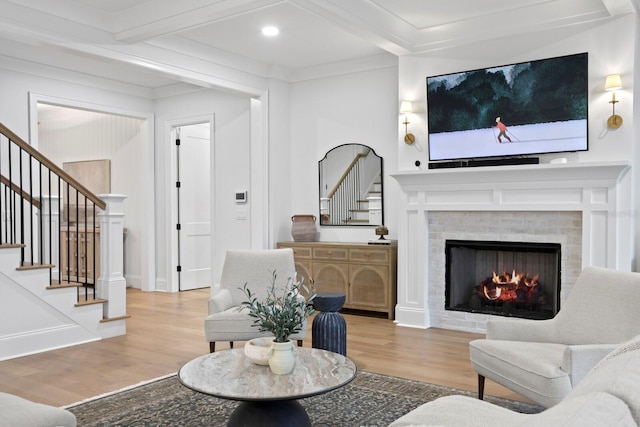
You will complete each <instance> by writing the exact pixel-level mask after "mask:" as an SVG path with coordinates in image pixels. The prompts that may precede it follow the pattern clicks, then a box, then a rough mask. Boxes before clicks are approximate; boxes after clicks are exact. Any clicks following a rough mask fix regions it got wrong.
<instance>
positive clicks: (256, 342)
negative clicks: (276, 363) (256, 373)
mask: <svg viewBox="0 0 640 427" xmlns="http://www.w3.org/2000/svg"><path fill="white" fill-rule="evenodd" d="M272 342H273V337H266V338H254V339H252V340H249V341H247V342H246V343H245V345H244V355H245V356H247V358H248V359H249V360H251V361H252V362H253V363H255V364H256V365H268V364H269V348H270V347H271V343H272Z"/></svg>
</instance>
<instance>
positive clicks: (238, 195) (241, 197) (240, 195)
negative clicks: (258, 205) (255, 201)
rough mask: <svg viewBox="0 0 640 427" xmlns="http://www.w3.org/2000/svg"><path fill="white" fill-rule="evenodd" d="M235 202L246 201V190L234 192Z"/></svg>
mask: <svg viewBox="0 0 640 427" xmlns="http://www.w3.org/2000/svg"><path fill="white" fill-rule="evenodd" d="M236 203H247V192H246V191H237V192H236Z"/></svg>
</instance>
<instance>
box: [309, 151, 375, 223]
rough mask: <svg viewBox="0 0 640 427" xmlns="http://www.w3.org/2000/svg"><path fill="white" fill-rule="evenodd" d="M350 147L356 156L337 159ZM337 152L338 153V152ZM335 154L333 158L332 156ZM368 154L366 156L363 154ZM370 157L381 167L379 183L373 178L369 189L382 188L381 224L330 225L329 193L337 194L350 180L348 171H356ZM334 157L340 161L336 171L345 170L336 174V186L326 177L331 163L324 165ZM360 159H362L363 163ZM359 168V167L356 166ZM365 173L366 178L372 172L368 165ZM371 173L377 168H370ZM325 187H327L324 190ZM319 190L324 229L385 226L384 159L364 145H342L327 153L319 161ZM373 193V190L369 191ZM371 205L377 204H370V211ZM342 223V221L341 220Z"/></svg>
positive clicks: (320, 217)
mask: <svg viewBox="0 0 640 427" xmlns="http://www.w3.org/2000/svg"><path fill="white" fill-rule="evenodd" d="M349 147H353V148H354V151H353V153H354V155H353V156H350V155H349V156H347V158H344V159H341V160H340V157H337V156H338V154H342V153H341V151H344V149H345V148H349ZM358 147H360V148H361V149H360V151H358V152H356V149H357V148H358ZM336 150H337V151H336ZM332 153H333V156H332V155H331V154H332ZM364 153H366V154H365V155H364V156H363V155H362V154H364ZM370 155H372V156H373V157H371V159H374V160H375V159H377V160H378V161H379V164H380V167H379V177H380V181H379V183H378V181H373V178H375V176H372V180H371V181H370V183H369V185H368V188H369V189H371V187H373V186H377V185H379V187H380V200H379V207H380V209H379V216H380V219H379V222H378V221H376V222H375V223H370V222H367V223H357V222H352V223H350V222H345V223H344V224H342V223H337V224H333V223H328V222H327V218H328V216H330V213H329V210H330V207H329V198H327V197H326V196H328V195H329V193H335V192H337V191H339V190H338V188H339V183H340V182H341V181H345V179H348V178H347V177H348V175H349V174H348V170H351V169H354V165H355V164H360V165H362V164H363V163H364V162H366V158H368V157H369V156H370ZM332 157H334V158H335V159H336V161H338V160H340V162H339V164H338V165H337V166H335V167H334V169H335V170H343V169H344V172H342V173H340V172H338V173H336V174H335V177H336V178H337V179H336V183H335V184H331V185H329V184H328V183H327V182H326V180H328V179H329V178H328V177H326V176H325V175H326V171H327V169H328V168H327V164H329V163H324V162H330V161H331V160H332ZM359 159H362V160H361V161H360V160H359ZM368 163H372V161H371V160H370V161H369V162H368ZM356 168H357V166H356ZM364 169H365V172H361V173H360V175H362V173H364V177H365V178H366V177H367V175H370V174H371V172H367V168H366V164H365V167H364ZM369 169H370V170H371V171H374V169H377V168H375V167H370V168H369ZM338 177H339V178H338ZM323 186H324V187H325V188H324V189H323ZM318 189H319V193H318V194H319V202H320V209H319V212H320V215H319V216H318V218H319V221H318V224H319V225H321V226H323V227H377V226H379V225H382V224H384V175H383V158H382V157H381V156H378V154H377V153H376V152H375V150H374V149H373V148H371V147H369V146H367V145H364V144H356V143H350V144H342V145H338V146H336V147H334V148H332V149H331V150H329V151H327V153H326V154H325V155H324V157H323V158H322V159H320V160H319V161H318ZM368 191H371V190H368ZM358 192H359V193H360V194H363V193H362V190H361V189H360V190H359V191H358ZM359 199H362V197H360V198H359ZM356 203H357V202H356ZM371 203H375V202H369V209H370V207H371ZM374 211H377V209H374ZM369 215H371V211H370V212H369ZM351 220H353V218H346V219H345V220H344V221H351ZM340 221H342V220H340Z"/></svg>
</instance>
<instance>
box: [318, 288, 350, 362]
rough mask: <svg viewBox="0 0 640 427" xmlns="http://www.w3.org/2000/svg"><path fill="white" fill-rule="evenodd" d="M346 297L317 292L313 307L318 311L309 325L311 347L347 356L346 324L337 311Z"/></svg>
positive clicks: (338, 294)
mask: <svg viewBox="0 0 640 427" xmlns="http://www.w3.org/2000/svg"><path fill="white" fill-rule="evenodd" d="M345 300H346V295H345V294H343V293H339V292H318V293H317V294H316V297H315V298H314V300H313V307H314V308H315V309H316V310H317V311H319V312H320V313H318V314H317V315H316V317H315V318H314V319H313V323H312V325H311V346H312V347H313V348H320V349H323V350H328V351H333V352H334V353H340V354H342V355H343V356H346V355H347V322H345V320H344V317H342V314H340V313H338V310H340V309H341V308H342V305H343V304H344V302H345Z"/></svg>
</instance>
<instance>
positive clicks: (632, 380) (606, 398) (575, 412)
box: [391, 335, 640, 427]
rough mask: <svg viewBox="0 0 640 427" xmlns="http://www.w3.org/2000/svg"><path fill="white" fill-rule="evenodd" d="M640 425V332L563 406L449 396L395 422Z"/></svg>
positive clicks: (479, 426) (564, 426) (570, 426)
mask: <svg viewBox="0 0 640 427" xmlns="http://www.w3.org/2000/svg"><path fill="white" fill-rule="evenodd" d="M638 425H640V335H639V336H637V337H635V338H633V339H632V340H630V341H628V342H626V343H624V344H622V345H621V346H619V347H618V348H616V349H615V350H614V351H613V352H611V353H609V354H608V355H607V356H606V357H605V358H604V359H603V360H602V361H601V362H600V363H598V364H597V365H596V366H595V367H594V368H593V369H592V370H591V371H590V372H589V373H588V374H587V375H586V376H585V377H584V378H583V380H582V381H581V382H580V383H579V384H578V385H576V386H575V387H574V388H573V390H571V392H569V394H568V395H567V396H566V397H565V398H564V399H563V400H562V401H561V402H560V403H558V404H557V405H555V406H553V407H551V408H549V409H547V410H545V411H543V412H540V413H538V414H520V413H517V412H513V411H511V410H508V409H505V408H502V407H500V406H497V405H493V404H491V403H488V402H485V401H483V400H479V399H475V398H472V397H466V396H447V397H442V398H439V399H436V400H434V401H432V402H429V403H425V404H424V405H422V406H420V407H418V408H416V409H414V410H413V411H411V412H409V413H408V414H406V415H404V416H403V417H401V418H399V419H397V420H396V421H394V422H393V423H392V424H391V426H392V427H401V426H405V427H406V426H456V427H464V426H474V427H482V426H487V427H489V426H491V427H499V426H509V427H512V426H545V427H547V426H549V427H554V426H558V427H559V426H562V427H573V426H575V427H578V426H579V427H590V426H593V427H596V426H597V427H602V426H638Z"/></svg>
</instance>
